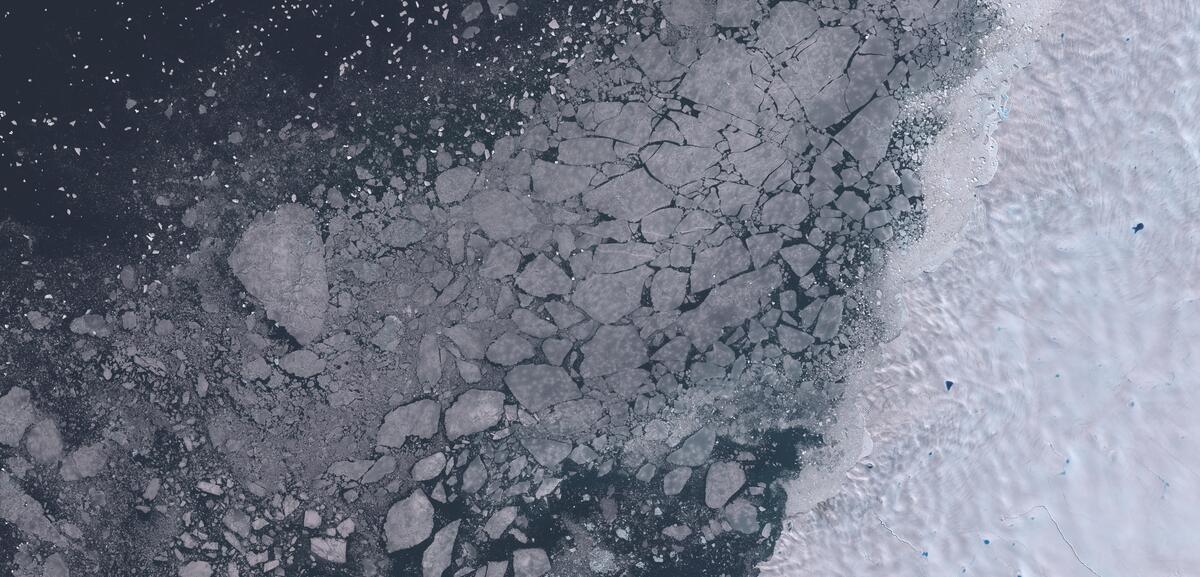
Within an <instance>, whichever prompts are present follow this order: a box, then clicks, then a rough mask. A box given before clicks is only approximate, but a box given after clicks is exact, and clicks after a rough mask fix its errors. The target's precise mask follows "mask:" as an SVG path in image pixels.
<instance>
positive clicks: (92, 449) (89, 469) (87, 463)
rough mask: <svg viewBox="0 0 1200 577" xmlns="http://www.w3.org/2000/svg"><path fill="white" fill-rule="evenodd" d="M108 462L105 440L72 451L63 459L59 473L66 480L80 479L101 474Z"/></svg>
mask: <svg viewBox="0 0 1200 577" xmlns="http://www.w3.org/2000/svg"><path fill="white" fill-rule="evenodd" d="M107 463H108V451H107V450H106V448H105V446H104V442H103V441H101V442H99V443H95V444H93V445H85V446H83V447H80V448H78V449H75V450H74V451H71V453H70V454H69V455H67V457H66V458H65V459H63V462H62V467H60V468H59V474H61V475H62V478H63V480H64V481H78V480H80V479H86V478H88V477H95V476H96V475H99V474H100V471H103V470H104V465H106V464H107Z"/></svg>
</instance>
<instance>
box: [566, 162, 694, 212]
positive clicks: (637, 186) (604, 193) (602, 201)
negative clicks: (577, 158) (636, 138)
mask: <svg viewBox="0 0 1200 577" xmlns="http://www.w3.org/2000/svg"><path fill="white" fill-rule="evenodd" d="M671 198H672V195H671V191H670V190H668V189H667V187H666V186H663V184H662V183H661V182H658V181H656V180H654V179H653V178H651V177H650V175H649V174H647V173H646V171H645V170H641V169H638V170H634V171H632V172H628V173H625V174H623V175H621V176H618V177H616V178H614V179H612V180H610V181H608V182H605V183H604V184H601V185H600V186H598V187H596V188H594V189H592V190H589V191H587V192H585V193H584V194H583V203H584V205H586V206H587V207H588V208H590V209H592V210H598V211H600V212H603V213H604V214H607V215H609V216H612V217H613V218H619V219H622V220H627V221H638V220H641V219H642V217H644V216H646V215H647V214H650V213H652V212H654V211H656V210H658V209H660V208H663V207H665V206H669V205H670V204H671Z"/></svg>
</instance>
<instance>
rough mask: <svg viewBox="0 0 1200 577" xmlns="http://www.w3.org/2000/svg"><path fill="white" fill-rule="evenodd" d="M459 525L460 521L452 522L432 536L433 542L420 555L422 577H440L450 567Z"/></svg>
mask: <svg viewBox="0 0 1200 577" xmlns="http://www.w3.org/2000/svg"><path fill="white" fill-rule="evenodd" d="M461 524H462V521H461V520H456V521H453V522H451V523H450V524H448V525H446V526H445V527H442V528H441V529H440V530H439V531H438V532H437V535H434V536H433V541H432V542H430V543H429V546H428V547H426V548H425V552H424V553H422V554H421V575H422V577H442V573H445V572H446V569H447V568H449V567H450V561H451V559H452V556H453V553H454V542H455V541H457V540H458V527H459V525H461Z"/></svg>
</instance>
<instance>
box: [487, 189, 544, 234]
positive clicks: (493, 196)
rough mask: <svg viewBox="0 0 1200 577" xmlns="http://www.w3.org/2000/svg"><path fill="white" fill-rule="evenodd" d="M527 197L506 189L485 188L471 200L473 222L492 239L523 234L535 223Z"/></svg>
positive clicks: (531, 228)
mask: <svg viewBox="0 0 1200 577" xmlns="http://www.w3.org/2000/svg"><path fill="white" fill-rule="evenodd" d="M528 202H529V201H528V200H527V199H521V198H518V197H517V196H516V195H515V194H513V193H511V192H508V191H506V190H485V191H483V192H481V193H480V194H479V195H477V196H475V197H474V198H473V199H472V201H471V209H472V212H473V214H474V216H475V222H478V223H479V226H480V227H481V228H482V229H483V232H484V233H486V234H487V235H488V238H491V239H492V240H504V239H507V238H512V237H514V236H519V235H522V234H525V233H527V232H529V231H531V230H533V227H534V226H536V225H537V218H536V217H535V216H534V215H533V211H532V210H531V209H530V208H529V204H528Z"/></svg>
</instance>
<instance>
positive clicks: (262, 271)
mask: <svg viewBox="0 0 1200 577" xmlns="http://www.w3.org/2000/svg"><path fill="white" fill-rule="evenodd" d="M313 218H314V216H313V212H312V210H310V209H308V208H305V207H302V206H300V205H298V204H285V205H283V206H281V207H279V208H277V209H275V210H274V211H271V212H268V213H266V214H264V215H261V216H259V217H258V218H256V219H254V221H253V222H251V223H250V226H249V227H248V228H247V229H246V231H245V232H243V233H242V237H241V239H240V240H239V241H238V243H237V245H236V246H235V247H234V249H233V252H232V253H230V255H229V267H230V268H231V269H232V270H233V274H234V275H235V276H237V278H238V280H240V281H242V285H243V286H245V287H246V291H247V292H249V293H250V294H251V295H253V296H254V297H255V298H257V299H258V300H259V301H260V302H261V303H262V305H263V308H265V309H266V311H267V317H268V318H270V319H271V320H274V321H275V322H277V323H279V324H280V326H282V327H283V328H284V329H286V330H287V332H288V334H290V335H292V337H293V338H295V339H296V341H297V342H299V343H300V344H301V345H307V344H308V343H310V342H312V341H313V339H315V338H316V337H317V336H319V335H320V334H321V328H322V326H323V325H324V323H325V311H326V308H327V307H328V305H329V283H328V281H327V279H326V276H325V246H324V244H323V243H322V242H321V235H320V234H319V233H318V232H317V227H316V224H315V223H314V222H313Z"/></svg>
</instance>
